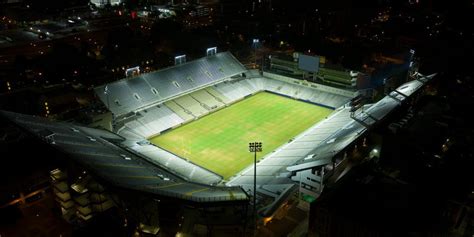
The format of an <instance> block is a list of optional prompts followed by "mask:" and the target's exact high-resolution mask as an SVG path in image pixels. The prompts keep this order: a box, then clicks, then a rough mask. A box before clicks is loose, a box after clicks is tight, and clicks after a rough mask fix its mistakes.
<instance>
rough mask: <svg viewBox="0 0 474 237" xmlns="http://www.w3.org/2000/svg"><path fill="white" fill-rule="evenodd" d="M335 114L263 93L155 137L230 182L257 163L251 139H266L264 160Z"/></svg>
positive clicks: (157, 140)
mask: <svg viewBox="0 0 474 237" xmlns="http://www.w3.org/2000/svg"><path fill="white" fill-rule="evenodd" d="M331 112H332V110H331V109H327V108H324V107H320V106H316V105H312V104H309V103H305V102H301V101H297V100H293V99H289V98H286V97H283V96H278V95H275V94H271V93H267V92H261V93H259V94H256V95H254V96H252V97H249V98H247V99H244V100H242V101H240V102H237V103H235V104H233V105H231V106H229V107H227V108H224V109H221V110H219V111H217V112H214V113H212V114H210V115H208V116H205V117H203V118H201V119H199V120H196V121H194V122H191V123H188V124H186V125H183V126H181V127H179V128H176V129H173V130H171V131H169V132H167V133H165V134H162V135H159V136H156V137H154V138H151V139H150V141H151V142H152V143H153V144H155V145H157V146H159V147H162V148H163V149H166V150H168V151H170V152H173V153H175V154H177V155H178V156H181V157H183V158H186V159H189V160H190V161H192V162H193V163H195V164H197V165H199V166H202V167H204V168H207V169H209V170H211V171H213V172H215V173H217V174H219V175H221V176H222V177H224V179H226V180H227V179H228V178H229V177H231V176H233V175H235V174H236V173H238V172H239V171H241V170H242V169H244V168H245V167H247V166H248V165H250V164H252V163H253V155H252V154H251V153H249V152H248V143H249V142H252V141H261V142H262V143H263V152H262V153H259V154H258V157H257V159H260V158H261V157H263V156H264V155H266V154H267V153H269V152H272V151H273V150H275V149H276V148H278V147H279V146H281V145H283V144H284V143H286V142H288V140H290V139H291V138H293V137H295V136H296V135H298V134H300V133H302V132H303V131H304V130H306V129H308V128H309V127H310V126H311V125H313V124H315V123H317V122H318V121H320V120H322V119H324V118H325V117H326V116H328V115H329V114H330V113H331Z"/></svg>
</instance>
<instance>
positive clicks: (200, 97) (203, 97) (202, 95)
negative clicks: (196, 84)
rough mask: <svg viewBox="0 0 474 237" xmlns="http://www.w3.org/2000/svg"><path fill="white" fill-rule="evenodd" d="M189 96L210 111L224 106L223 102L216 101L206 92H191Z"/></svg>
mask: <svg viewBox="0 0 474 237" xmlns="http://www.w3.org/2000/svg"><path fill="white" fill-rule="evenodd" d="M190 96H191V97H193V98H194V99H195V100H197V101H198V102H200V103H202V104H203V105H205V106H204V107H207V108H210V109H211V110H213V109H217V108H219V107H222V106H224V103H223V102H220V101H218V100H217V99H216V98H215V97H213V96H212V95H211V94H209V93H208V92H207V91H206V90H199V91H196V92H193V93H192V94H191V95H190Z"/></svg>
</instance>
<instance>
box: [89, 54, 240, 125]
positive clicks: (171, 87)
mask: <svg viewBox="0 0 474 237" xmlns="http://www.w3.org/2000/svg"><path fill="white" fill-rule="evenodd" d="M245 71H246V69H245V67H244V66H243V65H242V64H241V63H240V62H239V61H238V60H237V59H236V58H235V57H234V56H233V55H232V54H231V53H229V52H222V53H218V54H215V55H212V56H207V57H204V58H200V59H197V60H194V61H191V62H188V63H184V64H181V65H177V66H174V67H170V68H166V69H163V70H159V71H156V72H151V73H146V74H142V75H140V76H138V77H134V78H130V79H129V78H125V79H122V80H120V81H116V82H113V83H110V84H107V85H102V86H99V87H96V88H95V89H94V90H95V92H96V94H97V95H98V96H99V98H100V99H101V100H102V102H103V103H104V104H105V105H106V106H107V107H108V108H109V110H110V111H112V112H113V113H114V114H115V116H122V115H125V114H127V113H129V112H131V111H137V110H140V109H142V108H144V107H147V106H150V105H153V104H157V103H160V102H164V101H166V100H167V99H170V98H172V97H175V96H177V95H179V94H183V93H187V92H191V91H192V90H194V89H196V88H199V87H205V86H207V85H211V84H213V83H219V82H220V81H222V80H224V79H227V78H230V77H232V76H235V75H239V74H241V73H244V72H245Z"/></svg>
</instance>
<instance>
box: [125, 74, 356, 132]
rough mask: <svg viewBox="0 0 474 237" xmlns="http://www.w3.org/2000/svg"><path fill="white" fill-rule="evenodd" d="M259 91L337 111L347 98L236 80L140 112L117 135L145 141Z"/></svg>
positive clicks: (255, 80)
mask: <svg viewBox="0 0 474 237" xmlns="http://www.w3.org/2000/svg"><path fill="white" fill-rule="evenodd" d="M188 86H189V85H188ZM259 91H270V92H273V93H277V94H281V95H285V96H289V97H293V98H296V99H301V100H305V101H308V102H312V103H315V104H319V105H324V106H327V107H331V108H338V107H340V106H341V105H343V104H345V103H347V101H348V100H349V99H350V98H348V97H345V96H341V95H336V94H332V93H329V92H325V91H321V90H317V89H315V88H310V87H305V86H300V85H296V84H290V83H287V82H283V81H278V80H274V79H268V78H262V77H254V78H249V79H245V78H239V79H235V80H232V81H226V82H221V83H219V84H216V85H214V86H210V87H207V88H204V89H201V90H198V91H195V92H192V93H190V94H184V95H182V96H179V97H177V98H175V99H172V100H168V101H166V102H165V103H163V104H161V105H160V106H152V107H149V108H147V109H144V110H141V111H139V112H137V113H136V116H135V117H134V118H133V119H132V120H131V121H128V120H127V121H128V122H125V125H124V127H122V128H119V131H120V132H119V134H129V135H130V136H133V137H136V136H141V137H143V138H147V137H150V136H153V135H156V134H159V133H161V132H163V131H165V130H167V129H169V128H172V127H175V126H178V125H180V124H182V123H185V122H188V121H191V120H193V119H196V118H199V117H201V116H203V115H206V114H208V113H210V112H211V111H213V110H216V109H218V108H221V107H223V106H226V105H230V104H232V103H234V102H235V101H238V100H241V99H243V98H244V97H246V96H248V95H251V94H254V93H257V92H259Z"/></svg>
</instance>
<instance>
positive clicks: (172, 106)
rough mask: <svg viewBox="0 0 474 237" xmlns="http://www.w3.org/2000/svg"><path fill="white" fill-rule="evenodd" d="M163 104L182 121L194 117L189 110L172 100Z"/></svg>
mask: <svg viewBox="0 0 474 237" xmlns="http://www.w3.org/2000/svg"><path fill="white" fill-rule="evenodd" d="M165 105H166V106H167V107H168V108H170V109H171V110H173V112H174V113H176V114H177V115H178V116H179V117H181V118H182V119H183V120H184V121H188V120H192V119H194V116H193V115H192V114H190V112H189V111H186V110H184V108H183V107H181V106H180V105H178V104H176V102H174V100H170V101H167V102H165Z"/></svg>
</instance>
